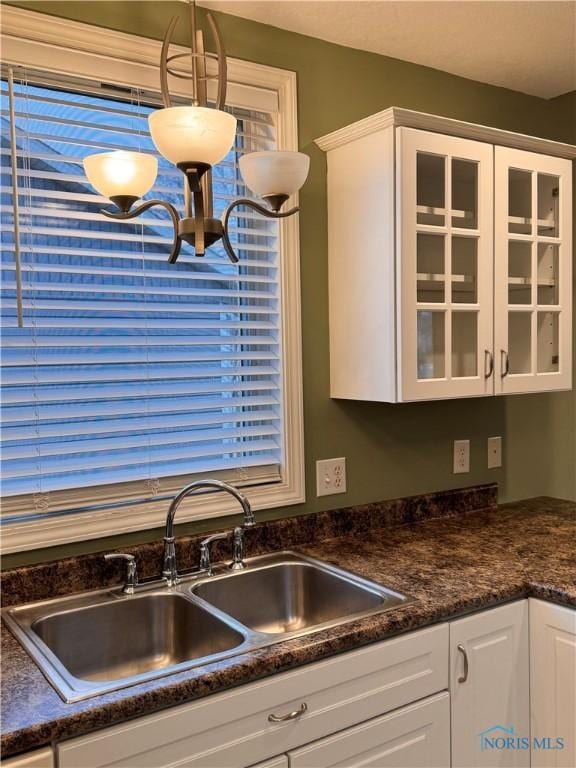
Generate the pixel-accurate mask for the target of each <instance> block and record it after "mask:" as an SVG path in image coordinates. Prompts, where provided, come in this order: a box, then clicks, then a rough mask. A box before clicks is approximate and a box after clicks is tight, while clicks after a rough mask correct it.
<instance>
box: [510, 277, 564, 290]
mask: <svg viewBox="0 0 576 768" xmlns="http://www.w3.org/2000/svg"><path fill="white" fill-rule="evenodd" d="M508 285H509V286H510V288H525V287H526V286H530V285H532V280H531V279H530V278H529V277H509V278H508ZM536 285H538V286H543V287H547V286H552V287H554V286H555V285H556V280H555V279H554V278H553V277H539V278H538V281H537V283H536Z"/></svg>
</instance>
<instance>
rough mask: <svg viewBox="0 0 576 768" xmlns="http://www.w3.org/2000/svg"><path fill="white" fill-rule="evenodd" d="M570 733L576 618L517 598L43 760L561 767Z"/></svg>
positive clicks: (119, 765) (157, 766)
mask: <svg viewBox="0 0 576 768" xmlns="http://www.w3.org/2000/svg"><path fill="white" fill-rule="evenodd" d="M529 602H530V617H529V610H528V603H529ZM529 618H530V620H529ZM529 632H530V637H531V658H530V659H529ZM530 666H531V670H530ZM530 675H531V680H532V683H531V690H530ZM448 688H449V691H448V690H447V689H448ZM530 708H531V718H532V729H531V728H530ZM290 714H292V716H291V717H290V718H288V719H286V715H290ZM271 715H273V716H274V718H272V720H271V719H270V716H271ZM281 718H284V720H282V719H281ZM575 731H576V611H574V610H571V609H568V608H561V607H559V606H554V605H550V604H548V603H543V602H541V601H539V600H530V601H528V600H519V601H517V602H514V603H510V604H508V605H503V606H500V607H498V608H493V609H490V610H486V611H482V612H479V613H476V614H474V615H471V616H467V617H465V618H462V619H458V620H456V621H453V622H451V624H439V625H437V626H434V627H431V628H429V629H423V630H420V631H418V632H413V633H410V634H407V635H402V636H401V637H398V638H394V639H391V640H387V641H385V642H382V643H376V644H374V645H369V646H366V647H364V648H361V649H360V650H357V651H352V652H349V653H344V654H341V655H339V656H335V657H333V658H331V659H328V660H326V661H321V662H318V663H315V664H309V665H307V666H304V667H300V668H298V669H295V670H293V671H291V672H286V673H283V674H279V675H274V676H271V677H269V678H266V679H264V680H261V681H258V682H256V683H251V684H249V685H244V686H240V687H238V688H235V689H233V690H231V691H226V692H224V693H220V694H215V695H213V696H209V697H208V698H205V699H202V700H199V701H197V702H192V703H191V704H185V705H182V706H179V707H174V708H171V709H166V710H163V711H162V712H159V713H157V714H154V715H148V716H146V717H142V718H139V719H137V720H133V721H131V722H127V723H123V724H121V725H118V726H115V727H113V728H108V729H106V730H102V731H98V732H96V733H93V734H90V735H88V736H82V737H80V738H77V739H72V740H70V741H66V742H62V743H61V744H59V745H58V747H57V749H58V766H59V768H336V766H340V768H449V766H452V768H509V767H510V768H528V767H529V766H530V760H531V759H532V766H533V768H539V767H540V766H542V767H543V768H548V767H549V766H553V767H554V768H575V766H576V747H575V742H576V739H575ZM535 738H536V739H538V742H537V745H536V748H535ZM558 739H560V742H558ZM559 743H561V745H562V748H558V745H559ZM553 746H556V747H557V748H555V749H553V748H552V747H553ZM48 752H49V751H48ZM531 752H532V758H531ZM19 759H23V758H19ZM6 765H12V764H11V763H6ZM47 765H50V764H47ZM14 766H15V768H28V767H29V766H30V768H32V766H33V768H36V766H38V767H39V768H44V764H43V763H36V762H32V763H26V762H24V763H19V762H15V763H14Z"/></svg>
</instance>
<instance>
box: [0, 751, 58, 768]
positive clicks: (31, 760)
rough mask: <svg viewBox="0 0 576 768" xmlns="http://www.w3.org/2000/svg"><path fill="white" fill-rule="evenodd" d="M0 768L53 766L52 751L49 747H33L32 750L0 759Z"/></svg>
mask: <svg viewBox="0 0 576 768" xmlns="http://www.w3.org/2000/svg"><path fill="white" fill-rule="evenodd" d="M2 768H54V753H53V752H52V750H51V749H50V747H46V749H35V750H34V751H33V752H26V753H25V754H24V755H18V757H9V758H8V759H7V760H2Z"/></svg>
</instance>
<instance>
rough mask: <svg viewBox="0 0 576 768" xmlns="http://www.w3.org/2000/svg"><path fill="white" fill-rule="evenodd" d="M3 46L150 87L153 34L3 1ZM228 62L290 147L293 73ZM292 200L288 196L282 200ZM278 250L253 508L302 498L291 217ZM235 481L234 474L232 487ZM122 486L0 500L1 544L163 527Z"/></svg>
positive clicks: (224, 499)
mask: <svg viewBox="0 0 576 768" xmlns="http://www.w3.org/2000/svg"><path fill="white" fill-rule="evenodd" d="M2 44H3V57H2V58H3V62H4V63H5V64H6V65H12V66H22V67H30V68H34V69H36V70H42V71H47V72H50V73H56V74H70V73H72V74H73V75H74V76H79V77H84V78H88V79H92V80H98V81H105V82H108V83H113V84H116V85H121V86H123V87H127V86H128V87H134V88H142V89H150V90H151V89H154V90H158V61H159V59H160V49H161V42H159V41H156V40H150V39H148V38H142V37H139V36H136V35H131V34H126V33H123V32H116V31H113V30H106V29H102V28H100V27H98V28H96V27H94V26H92V25H89V24H84V23H80V22H74V21H70V20H68V19H61V18H57V17H53V16H48V15H46V14H42V13H37V12H34V11H27V10H22V9H19V8H14V7H11V6H6V8H4V10H3V18H2ZM174 49H175V52H177V53H180V52H185V50H186V49H185V48H182V47H179V46H174ZM227 63H228V81H229V94H230V95H229V99H228V101H229V103H231V104H236V105H238V106H246V105H247V97H248V98H249V99H250V103H251V104H252V105H253V106H252V108H255V107H254V105H255V104H258V102H259V101H260V103H261V104H262V107H263V108H264V109H270V104H272V103H276V104H277V108H278V112H277V141H278V149H285V150H297V149H298V135H297V113H296V73H295V72H291V71H289V70H283V69H278V68H275V67H269V66H266V65H262V64H254V63H251V62H246V61H242V60H239V59H233V58H228V60H227ZM180 82H182V81H179V83H180ZM179 87H180V88H182V87H183V86H179ZM175 93H178V89H175ZM179 93H181V94H182V95H186V94H185V93H183V92H182V91H180V92H179ZM297 204H298V199H297V195H295V196H294V197H293V198H292V199H291V200H290V205H297ZM279 252H280V259H279V262H280V304H281V314H280V317H281V337H280V346H281V351H282V358H281V359H282V392H283V403H282V408H283V429H282V455H283V463H282V471H281V474H282V477H281V481H280V482H275V483H267V484H263V485H252V486H250V485H249V490H248V491H247V493H248V496H249V498H250V501H251V503H252V505H253V508H254V509H255V510H262V509H271V508H274V507H281V506H287V505H291V504H300V503H303V502H304V501H305V487H304V479H305V478H304V431H303V398H302V343H301V317H300V244H299V226H298V217H290V218H287V219H281V220H280V222H279ZM242 480H243V478H242V473H241V471H240V472H239V473H238V481H239V484H242ZM174 481H175V488H174V490H177V489H178V488H180V487H181V486H182V485H183V484H184V483H185V482H187V479H186V477H182V478H181V482H180V478H174ZM250 482H254V480H250V479H248V484H249V483H250ZM127 485H129V484H118V485H116V486H114V485H110V486H102V487H101V490H100V492H99V491H98V487H96V488H91V489H71V490H70V491H69V492H63V493H66V494H67V495H68V496H69V499H70V503H69V504H68V503H67V504H66V506H67V507H68V509H63V510H58V511H51V512H50V513H48V514H43V513H39V514H37V515H33V516H30V514H29V512H30V510H26V509H23V508H21V509H20V510H19V509H18V503H17V501H15V502H11V503H10V505H9V508H8V509H7V508H6V507H7V506H8V504H6V505H5V510H4V514H5V516H7V517H11V518H12V520H11V521H10V523H9V524H7V525H3V526H2V540H1V544H0V551H1V552H2V553H9V552H19V551H25V550H28V549H34V548H38V547H50V546H56V545H59V544H65V543H71V542H75V541H84V540H88V539H94V538H100V537H103V536H112V535H117V534H122V533H128V532H132V531H137V530H146V529H149V528H155V527H160V526H162V525H163V524H164V522H165V517H166V511H167V506H168V500H167V498H166V496H159V497H158V498H157V499H154V500H152V501H149V502H147V503H145V504H138V505H134V504H133V503H130V502H133V501H134V496H131V495H130V493H129V489H128V488H127V487H126V486H127ZM102 489H105V490H102ZM113 491H117V493H116V492H113ZM17 498H18V497H14V499H17ZM126 502H128V503H126ZM98 504H101V505H102V507H103V508H101V509H98V508H95V509H91V510H90V511H85V512H82V513H81V514H74V513H73V512H72V510H73V509H74V508H78V507H81V506H83V505H86V506H87V505H98ZM237 511H238V509H237V505H236V504H235V502H233V501H232V500H231V499H229V497H228V496H227V495H225V494H207V495H202V496H197V497H191V498H190V499H189V500H187V502H186V503H185V504H184V505H183V506H182V508H181V509H180V510H179V513H178V522H190V521H193V520H205V519H208V518H217V517H222V516H226V515H230V514H234V513H236V512H237ZM19 512H20V513H21V515H22V517H21V518H20V519H18V513H19ZM25 513H27V516H26V514H25Z"/></svg>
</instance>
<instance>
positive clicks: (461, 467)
mask: <svg viewBox="0 0 576 768" xmlns="http://www.w3.org/2000/svg"><path fill="white" fill-rule="evenodd" d="M453 471H454V474H455V475H459V474H463V473H465V472H470V440H454V470H453Z"/></svg>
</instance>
